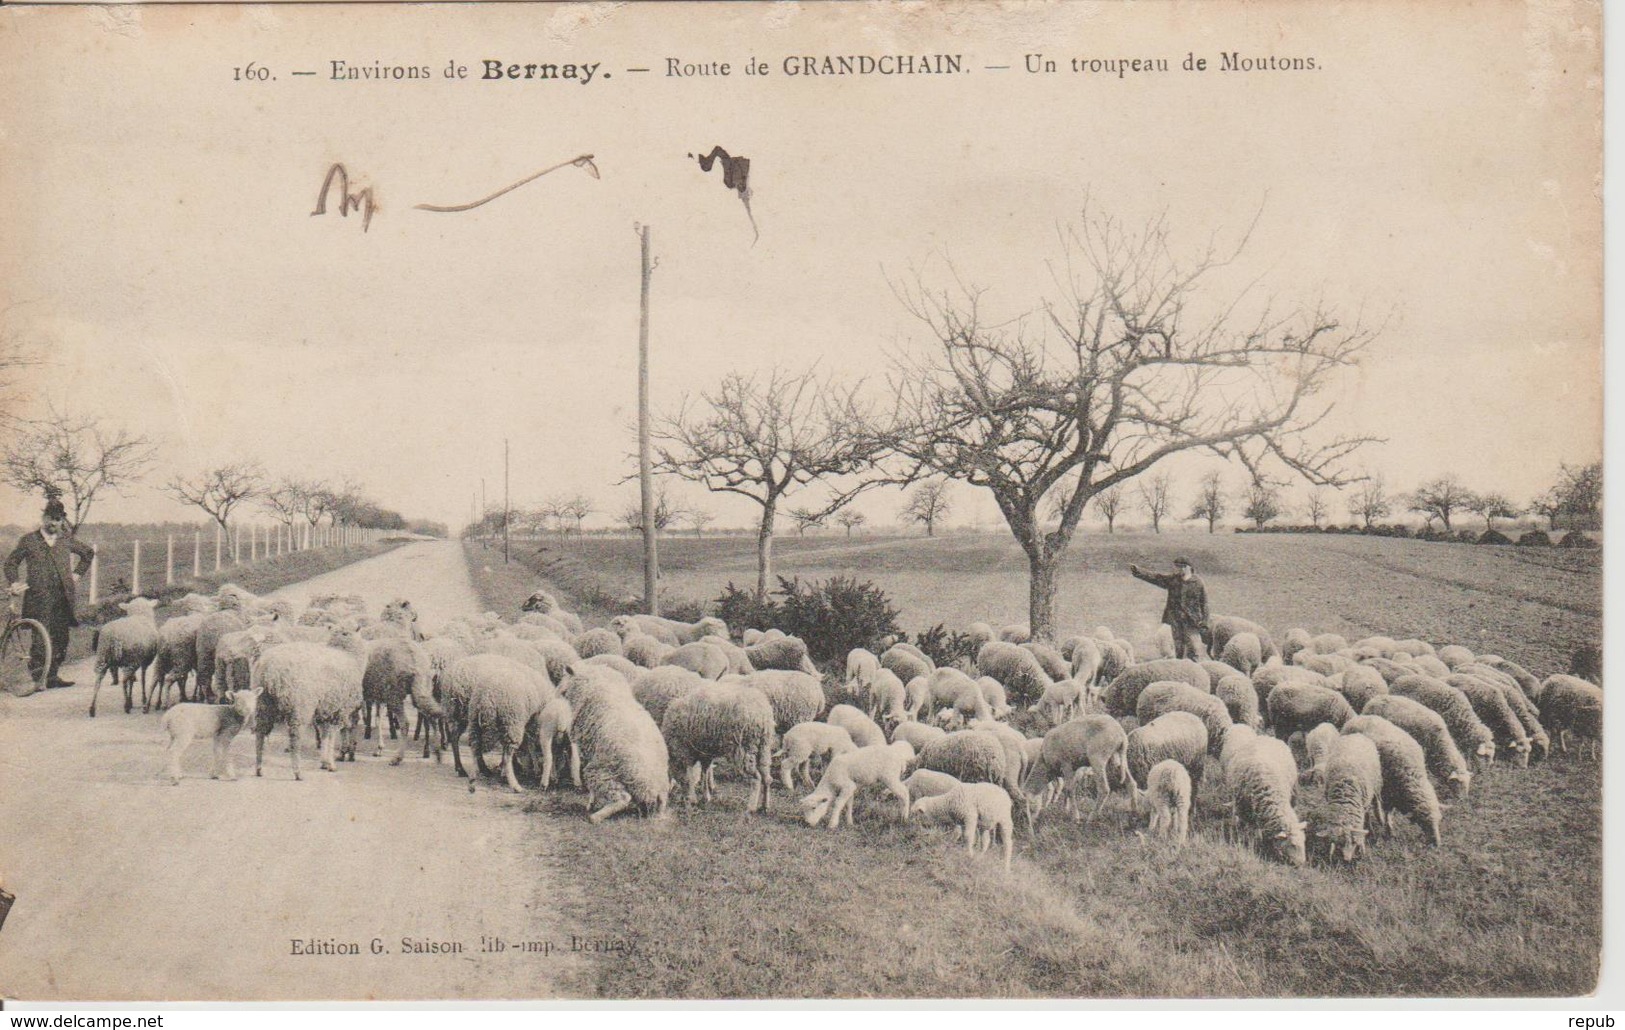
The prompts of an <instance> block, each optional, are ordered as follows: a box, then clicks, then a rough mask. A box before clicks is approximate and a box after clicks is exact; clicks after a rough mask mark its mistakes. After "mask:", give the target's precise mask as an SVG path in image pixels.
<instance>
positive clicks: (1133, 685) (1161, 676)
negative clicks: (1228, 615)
mask: <svg viewBox="0 0 1625 1030" xmlns="http://www.w3.org/2000/svg"><path fill="white" fill-rule="evenodd" d="M1164 680H1168V681H1173V682H1178V683H1188V684H1190V685H1191V686H1193V687H1195V688H1196V689H1197V690H1200V691H1202V692H1203V693H1212V691H1213V678H1212V677H1211V676H1209V675H1208V672H1207V670H1206V669H1204V668H1202V667H1201V666H1200V665H1198V664H1197V663H1195V662H1191V661H1186V660H1184V659H1181V658H1159V659H1156V660H1153V661H1149V662H1141V663H1139V664H1138V665H1131V666H1129V667H1128V668H1127V669H1124V670H1123V671H1122V672H1121V673H1120V674H1118V676H1117V677H1116V678H1115V679H1113V680H1112V681H1111V682H1110V683H1108V684H1106V689H1105V690H1104V691H1102V692H1101V695H1100V700H1101V702H1102V703H1103V704H1104V705H1105V706H1106V711H1107V713H1108V714H1110V715H1117V716H1122V715H1133V714H1134V708H1135V705H1137V704H1139V701H1140V692H1141V691H1142V690H1144V689H1145V688H1146V687H1149V686H1150V685H1151V684H1153V683H1159V682H1162V681H1164Z"/></svg>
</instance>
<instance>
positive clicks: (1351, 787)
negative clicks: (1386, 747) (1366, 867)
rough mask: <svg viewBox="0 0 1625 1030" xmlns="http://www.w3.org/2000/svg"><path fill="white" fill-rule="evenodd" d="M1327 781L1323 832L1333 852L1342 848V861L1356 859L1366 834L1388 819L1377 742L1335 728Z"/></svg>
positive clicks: (1327, 768) (1362, 848)
mask: <svg viewBox="0 0 1625 1030" xmlns="http://www.w3.org/2000/svg"><path fill="white" fill-rule="evenodd" d="M1322 726H1323V727H1324V726H1325V724H1322ZM1319 728H1321V727H1317V730H1318V729H1319ZM1325 782H1326V821H1325V823H1324V824H1323V825H1322V826H1321V829H1320V836H1321V838H1322V839H1324V840H1325V841H1326V843H1327V847H1328V851H1329V852H1330V853H1331V854H1333V855H1336V854H1338V853H1339V852H1341V853H1342V857H1343V861H1345V862H1353V861H1355V860H1356V859H1358V858H1359V857H1360V855H1361V854H1363V853H1364V852H1365V839H1366V835H1367V834H1368V833H1369V832H1370V831H1371V830H1373V829H1375V828H1376V827H1378V826H1381V825H1384V821H1385V820H1384V815H1383V811H1382V788H1383V778H1382V759H1381V758H1380V757H1379V755H1378V752H1377V745H1376V742H1375V741H1373V740H1372V739H1371V738H1370V737H1368V736H1365V735H1364V734H1360V733H1351V734H1347V735H1337V734H1336V733H1335V731H1334V733H1333V736H1332V738H1331V740H1330V741H1329V742H1328V745H1327V754H1326V772H1325Z"/></svg>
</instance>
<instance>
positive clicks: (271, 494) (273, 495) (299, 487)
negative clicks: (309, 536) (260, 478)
mask: <svg viewBox="0 0 1625 1030" xmlns="http://www.w3.org/2000/svg"><path fill="white" fill-rule="evenodd" d="M308 503H309V502H308V500H307V498H306V496H305V484H304V483H303V482H301V481H299V480H297V479H288V478H283V479H279V480H277V482H276V485H275V486H272V487H270V488H268V489H267V490H266V491H265V492H264V493H263V494H262V495H261V496H260V507H262V508H264V509H265V510H266V511H267V512H268V513H269V514H270V516H271V518H272V519H273V520H274V521H276V522H280V523H281V524H282V525H284V526H286V527H288V529H290V530H291V529H293V524H294V522H295V521H296V520H298V519H302V518H304V517H305V509H306V505H307V504H308Z"/></svg>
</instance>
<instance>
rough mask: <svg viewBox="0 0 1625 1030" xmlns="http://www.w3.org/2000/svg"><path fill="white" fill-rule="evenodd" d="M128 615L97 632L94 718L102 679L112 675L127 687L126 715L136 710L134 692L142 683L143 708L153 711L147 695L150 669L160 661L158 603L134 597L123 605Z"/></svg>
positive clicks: (116, 681)
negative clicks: (157, 660)
mask: <svg viewBox="0 0 1625 1030" xmlns="http://www.w3.org/2000/svg"><path fill="white" fill-rule="evenodd" d="M119 607H120V608H122V609H124V611H125V612H126V613H127V614H125V615H124V616H123V617H122V618H117V619H114V620H113V621H111V622H109V623H107V624H106V625H104V626H102V627H101V628H100V629H99V630H97V631H96V643H95V647H96V689H95V690H93V691H92V692H91V694H90V716H91V718H95V717H96V697H97V695H99V694H100V693H101V692H102V677H103V676H105V675H107V674H108V673H109V672H111V673H112V674H113V682H114V683H115V684H122V685H123V687H124V711H125V712H126V713H129V712H131V711H133V710H134V708H135V698H134V697H133V692H134V689H135V681H136V678H137V677H140V679H141V706H142V708H143V709H146V708H149V707H151V701H150V700H149V698H148V695H147V668H148V667H149V666H151V665H152V661H153V659H154V658H157V657H158V622H157V620H156V619H155V618H154V616H153V613H154V612H155V611H156V610H157V608H158V602H157V601H154V600H153V599H151V598H150V597H132V598H130V599H129V600H128V601H122V602H120V603H119Z"/></svg>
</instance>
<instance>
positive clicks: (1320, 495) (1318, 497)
mask: <svg viewBox="0 0 1625 1030" xmlns="http://www.w3.org/2000/svg"><path fill="white" fill-rule="evenodd" d="M1303 513H1304V514H1305V515H1307V516H1309V521H1310V523H1311V524H1313V525H1314V527H1315V528H1316V529H1319V528H1320V524H1321V523H1322V522H1325V521H1326V516H1327V515H1329V514H1331V510H1330V506H1329V505H1328V504H1327V503H1326V491H1325V490H1323V489H1321V488H1320V487H1318V486H1317V487H1315V488H1314V489H1313V490H1310V491H1309V493H1308V495H1307V496H1306V497H1305V498H1304V500H1303Z"/></svg>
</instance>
